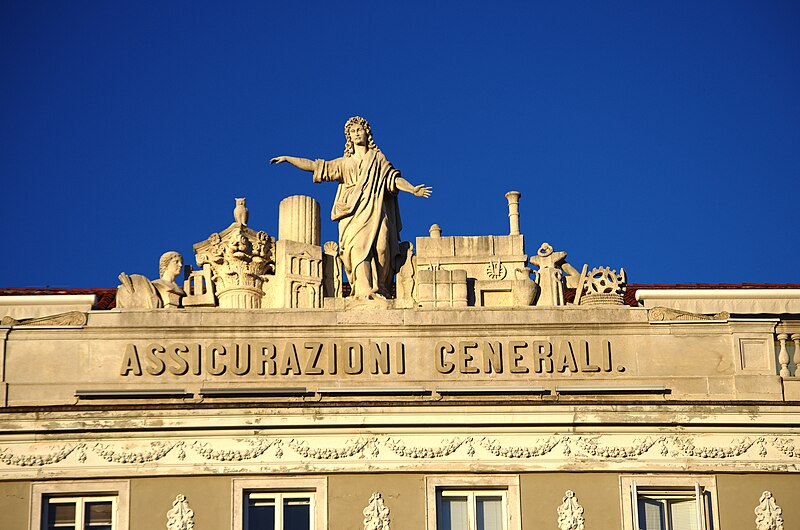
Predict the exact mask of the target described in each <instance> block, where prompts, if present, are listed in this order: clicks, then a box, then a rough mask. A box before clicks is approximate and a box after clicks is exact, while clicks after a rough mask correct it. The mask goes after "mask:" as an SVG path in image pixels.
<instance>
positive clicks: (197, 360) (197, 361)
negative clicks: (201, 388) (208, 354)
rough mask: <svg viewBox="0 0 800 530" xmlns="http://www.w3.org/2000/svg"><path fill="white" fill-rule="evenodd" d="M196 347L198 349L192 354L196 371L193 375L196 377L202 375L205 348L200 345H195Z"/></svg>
mask: <svg viewBox="0 0 800 530" xmlns="http://www.w3.org/2000/svg"><path fill="white" fill-rule="evenodd" d="M195 346H197V347H196V348H195V349H194V351H193V352H192V354H193V356H194V370H193V371H192V373H193V374H194V375H200V374H201V373H202V368H203V348H202V347H201V346H200V344H195Z"/></svg>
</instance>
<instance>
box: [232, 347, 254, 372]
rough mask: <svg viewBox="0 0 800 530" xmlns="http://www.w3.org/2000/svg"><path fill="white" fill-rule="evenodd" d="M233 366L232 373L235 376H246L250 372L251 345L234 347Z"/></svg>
mask: <svg viewBox="0 0 800 530" xmlns="http://www.w3.org/2000/svg"><path fill="white" fill-rule="evenodd" d="M233 348H234V350H233V366H231V373H232V374H234V375H246V374H247V372H249V371H250V345H249V344H234V345H233Z"/></svg>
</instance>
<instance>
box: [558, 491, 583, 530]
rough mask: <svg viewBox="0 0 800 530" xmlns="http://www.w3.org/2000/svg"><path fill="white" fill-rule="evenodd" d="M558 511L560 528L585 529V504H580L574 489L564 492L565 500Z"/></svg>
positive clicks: (568, 529) (570, 529)
mask: <svg viewBox="0 0 800 530" xmlns="http://www.w3.org/2000/svg"><path fill="white" fill-rule="evenodd" d="M557 511H558V528H559V530H584V519H583V506H581V505H580V504H578V499H576V498H575V492H574V491H572V490H567V491H566V492H565V493H564V502H563V503H561V506H559V507H558V510H557Z"/></svg>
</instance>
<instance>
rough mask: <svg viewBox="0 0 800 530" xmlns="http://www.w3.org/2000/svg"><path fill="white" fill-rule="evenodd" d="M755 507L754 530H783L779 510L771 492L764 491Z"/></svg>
mask: <svg viewBox="0 0 800 530" xmlns="http://www.w3.org/2000/svg"><path fill="white" fill-rule="evenodd" d="M758 501H759V504H758V506H756V509H755V514H756V530H783V518H782V517H781V511H782V510H781V508H780V506H778V505H777V504H776V503H775V498H774V497H773V496H772V492H770V491H765V492H764V493H762V494H761V498H760V499H758Z"/></svg>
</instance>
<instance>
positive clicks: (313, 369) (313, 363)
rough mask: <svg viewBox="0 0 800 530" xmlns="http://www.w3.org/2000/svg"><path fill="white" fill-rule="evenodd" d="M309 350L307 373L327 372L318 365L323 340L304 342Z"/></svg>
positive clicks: (319, 373)
mask: <svg viewBox="0 0 800 530" xmlns="http://www.w3.org/2000/svg"><path fill="white" fill-rule="evenodd" d="M303 346H304V347H305V349H306V350H307V351H308V358H307V359H306V374H308V375H322V374H324V373H325V372H324V371H323V370H322V368H321V367H318V366H317V363H318V362H319V356H320V354H321V353H322V343H321V342H306V343H305V344H303Z"/></svg>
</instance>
